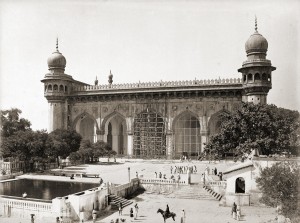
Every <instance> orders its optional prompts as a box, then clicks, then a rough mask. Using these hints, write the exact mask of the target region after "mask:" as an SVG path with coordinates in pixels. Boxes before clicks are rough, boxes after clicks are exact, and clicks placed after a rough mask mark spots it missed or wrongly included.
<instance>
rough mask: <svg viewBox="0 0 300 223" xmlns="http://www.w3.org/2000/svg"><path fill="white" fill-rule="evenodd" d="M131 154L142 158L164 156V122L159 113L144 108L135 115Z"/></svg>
mask: <svg viewBox="0 0 300 223" xmlns="http://www.w3.org/2000/svg"><path fill="white" fill-rule="evenodd" d="M133 154H134V156H135V157H142V158H156V157H161V156H166V134H165V123H164V119H163V118H162V117H161V115H160V114H158V113H156V112H154V111H150V110H149V109H146V110H144V111H142V112H141V113H139V114H138V115H137V116H136V118H135V119H134V136H133Z"/></svg>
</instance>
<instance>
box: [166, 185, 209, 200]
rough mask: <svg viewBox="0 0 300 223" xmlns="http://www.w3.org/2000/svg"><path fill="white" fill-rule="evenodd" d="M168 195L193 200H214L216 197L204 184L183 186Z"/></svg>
mask: <svg viewBox="0 0 300 223" xmlns="http://www.w3.org/2000/svg"><path fill="white" fill-rule="evenodd" d="M167 197H168V198H179V199H193V200H214V198H213V197H212V196H211V195H210V194H209V193H207V191H205V189H204V188H203V185H202V184H198V185H188V186H181V187H180V188H179V189H178V190H176V191H175V192H173V193H171V194H170V195H168V196H167Z"/></svg>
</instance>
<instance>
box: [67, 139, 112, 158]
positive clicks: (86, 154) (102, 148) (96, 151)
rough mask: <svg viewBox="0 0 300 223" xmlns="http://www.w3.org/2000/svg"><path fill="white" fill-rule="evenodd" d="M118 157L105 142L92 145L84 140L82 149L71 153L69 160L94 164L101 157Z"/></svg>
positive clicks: (81, 144)
mask: <svg viewBox="0 0 300 223" xmlns="http://www.w3.org/2000/svg"><path fill="white" fill-rule="evenodd" d="M111 155H116V152H115V151H113V150H112V148H111V146H110V145H109V144H108V143H106V142H104V141H97V142H95V143H91V142H90V141H89V140H82V141H81V143H80V148H79V150H78V151H77V152H76V153H71V154H70V156H69V159H70V160H71V161H72V162H73V163H76V162H78V160H79V159H81V161H82V162H84V163H86V162H94V160H95V158H99V157H101V156H108V157H110V156H111Z"/></svg>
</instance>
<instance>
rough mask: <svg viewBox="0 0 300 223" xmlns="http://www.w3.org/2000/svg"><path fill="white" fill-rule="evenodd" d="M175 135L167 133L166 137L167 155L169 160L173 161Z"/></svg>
mask: <svg viewBox="0 0 300 223" xmlns="http://www.w3.org/2000/svg"><path fill="white" fill-rule="evenodd" d="M173 138H174V137H173V134H172V132H167V135H166V155H167V159H172V158H173V155H174V154H173V141H174V140H173Z"/></svg>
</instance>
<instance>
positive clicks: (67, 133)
mask: <svg viewBox="0 0 300 223" xmlns="http://www.w3.org/2000/svg"><path fill="white" fill-rule="evenodd" d="M80 141H81V135H80V134H78V133H77V132H76V131H74V130H64V129H56V130H54V131H53V132H51V133H50V134H49V136H48V139H47V142H46V150H45V154H46V155H47V156H50V157H53V158H55V159H56V160H57V163H58V165H59V156H61V157H62V158H66V157H67V156H69V155H70V153H72V152H76V151H77V150H78V149H79V146H80Z"/></svg>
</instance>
